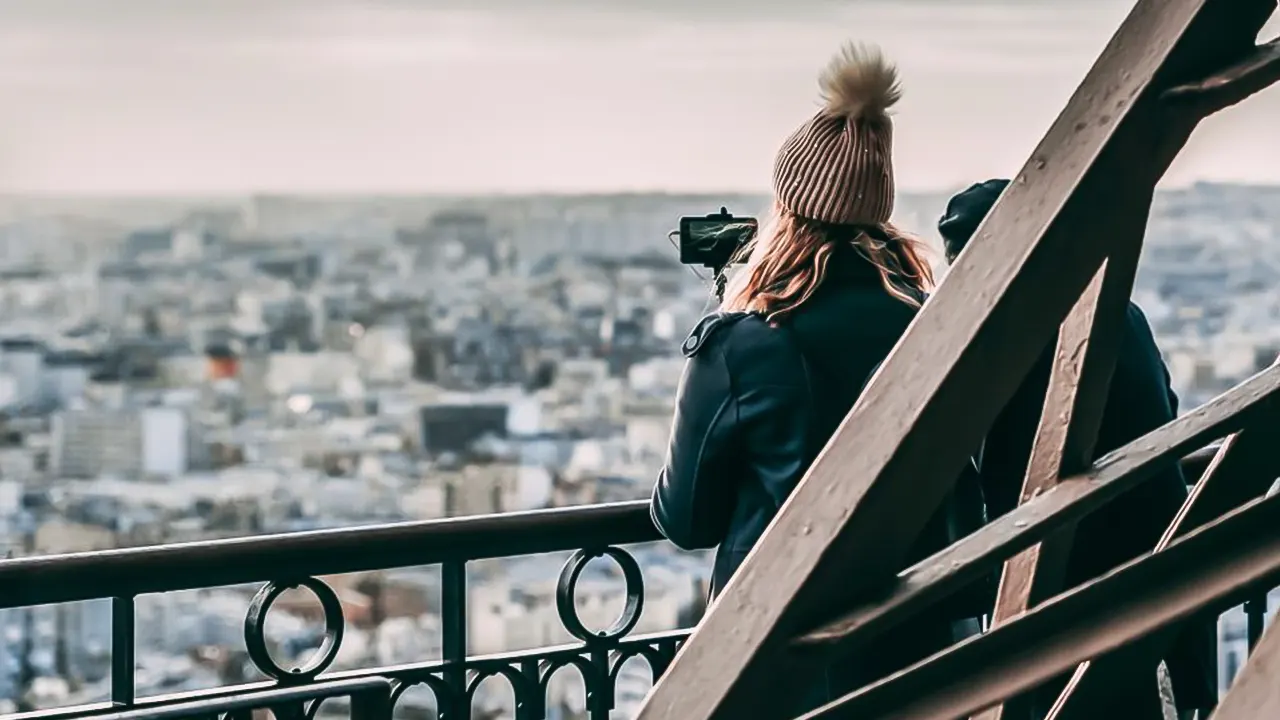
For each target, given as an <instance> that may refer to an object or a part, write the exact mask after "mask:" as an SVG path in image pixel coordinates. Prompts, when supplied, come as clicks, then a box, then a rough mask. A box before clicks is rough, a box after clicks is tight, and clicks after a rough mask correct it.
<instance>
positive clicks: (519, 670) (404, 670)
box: [0, 447, 1266, 720]
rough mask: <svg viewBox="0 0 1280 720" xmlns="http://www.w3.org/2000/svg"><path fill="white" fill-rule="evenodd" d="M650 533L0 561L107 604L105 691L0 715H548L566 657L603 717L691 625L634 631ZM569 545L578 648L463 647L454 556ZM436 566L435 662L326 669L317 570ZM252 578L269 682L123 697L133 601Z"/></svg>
mask: <svg viewBox="0 0 1280 720" xmlns="http://www.w3.org/2000/svg"><path fill="white" fill-rule="evenodd" d="M1216 450H1217V448H1216V447H1209V448H1205V449H1204V450H1201V451H1198V452H1195V453H1192V454H1191V455H1188V456H1187V457H1186V458H1184V459H1183V460H1182V466H1183V469H1184V471H1185V472H1186V474H1187V476H1188V478H1189V479H1193V478H1196V477H1199V476H1200V475H1201V474H1203V473H1204V471H1205V469H1206V468H1207V467H1208V466H1209V464H1210V461H1211V460H1212V459H1213V457H1214V455H1215V452H1216ZM657 540H661V536H660V534H659V533H658V531H657V529H656V528H655V527H654V526H653V523H652V520H651V519H650V515H649V509H648V504H647V503H645V502H643V501H640V502H624V503H613V504H604V505H588V506H581V507H574V508H566V509H557V510H541V511H533V512H521V513H508V514H501V515H483V516H474V517H464V518H456V519H447V520H433V521H424V522H410V523H395V524H389V525H377V526H368V527H356V528H343V529H337V530H321V531H313V532H298V533H286V534H277V535H265V536H258V537H249V538H239V539H231V540H213V541H204V542H192V543H179V544H171V545H161V546H152V547H142V548H131V549H121V550H108V551H98V552H86V553H73V554H64V555H51V556H42V557H31V558H21V559H14V560H5V561H0V588H3V591H0V609H5V608H15V607H24V606H33V605H47V604H53V603H68V602H76V601H84V600H94V599H108V598H109V599H110V600H111V603H112V620H113V623H112V637H113V641H112V655H111V698H110V700H109V701H104V702H98V703H92V704H82V705H75V706H71V707H63V708H56V709H52V710H41V711H37V712H33V713H22V714H19V715H15V716H10V718H6V719H5V720H17V719H18V718H36V717H38V718H40V719H41V720H70V719H71V718H95V719H97V720H101V719H104V718H112V719H113V720H114V719H115V718H120V720H124V719H125V718H129V719H130V720H134V719H137V718H147V719H148V720H159V719H160V718H186V717H201V718H207V717H214V718H216V717H225V718H227V720H247V718H248V716H249V715H248V714H249V713H251V712H252V711H253V710H255V709H269V710H271V711H272V713H273V714H274V715H275V716H276V717H277V718H278V719H279V720H286V718H288V720H293V718H295V717H296V718H298V720H304V719H305V720H313V719H314V717H315V716H316V714H317V712H318V710H319V707H320V704H321V703H322V702H324V701H325V700H327V699H334V700H336V701H343V700H348V701H349V702H350V709H351V713H352V717H353V718H357V720H360V718H365V719H368V718H373V717H385V716H389V715H390V713H391V711H392V709H393V708H394V707H395V706H396V703H397V702H398V701H399V700H400V699H401V698H402V696H403V695H404V694H405V693H406V692H407V691H408V690H410V689H412V688H415V687H425V688H427V689H429V690H430V691H431V693H432V694H433V695H434V697H435V706H436V708H437V712H438V717H439V718H441V719H442V720H459V719H462V718H469V717H472V714H471V713H472V710H471V705H472V700H473V696H474V695H475V693H476V690H477V689H478V688H479V686H480V684H481V683H482V682H484V681H485V680H487V679H489V678H493V677H501V678H503V679H504V680H505V681H506V682H507V683H508V684H509V685H510V688H511V692H512V695H513V698H514V704H515V708H516V717H517V718H518V720H539V719H545V718H546V717H547V710H548V708H547V703H546V692H547V684H548V682H549V680H550V679H551V677H552V676H554V675H555V674H556V673H557V672H558V671H560V670H562V669H565V668H567V667H570V666H572V667H573V668H575V669H576V670H577V671H578V672H579V673H580V675H581V678H582V682H583V685H584V690H585V705H586V711H587V713H588V716H589V717H590V718H591V719H592V720H601V719H604V718H608V717H610V714H611V712H612V711H613V710H614V708H615V702H614V700H615V697H614V691H615V686H616V683H617V679H618V674H619V671H620V669H621V668H622V666H623V664H624V663H626V662H628V661H629V660H631V659H633V658H642V659H643V660H644V661H645V662H646V663H647V664H648V666H649V668H650V671H651V673H652V675H653V676H654V678H655V679H656V678H657V677H658V676H660V675H661V674H662V672H663V671H664V670H665V669H666V667H667V665H668V664H669V663H670V662H671V660H672V658H673V657H674V655H675V652H676V650H677V649H678V648H679V646H680V644H681V643H682V642H683V641H684V639H685V638H686V637H687V636H688V634H689V632H690V631H689V630H675V631H669V632H662V633H655V634H644V635H632V634H631V633H632V630H633V629H634V628H635V626H636V623H637V621H638V620H639V618H640V614H641V612H642V610H643V607H644V599H645V586H644V579H643V577H642V575H641V571H640V566H639V564H638V563H637V561H636V560H635V558H634V557H633V556H632V555H631V554H630V553H629V552H628V551H627V550H625V549H623V548H622V547H621V546H624V545H631V544H636V543H645V542H651V541H657ZM564 551H574V552H573V555H572V556H571V557H570V558H569V559H568V560H567V561H566V562H565V564H564V565H563V566H562V568H561V571H560V576H559V581H558V583H557V585H556V593H555V598H556V610H557V615H558V617H559V620H560V622H561V623H562V625H563V627H564V629H565V631H567V633H568V634H569V635H571V636H572V637H574V638H575V639H576V640H577V642H576V643H572V644H568V645H561V646H553V647H542V648H537V649H532V650H526V651H519V652H509V653H502V654H495V655H482V656H468V654H467V592H468V590H467V564H468V563H469V562H472V561H477V560H485V559H492V558H505V557H515V556H525V555H535V554H540V553H551V552H564ZM597 557H607V558H609V559H611V560H612V561H613V562H614V563H615V564H616V565H617V566H618V569H619V570H620V574H621V576H622V580H623V582H624V584H625V591H626V592H625V596H626V601H625V604H624V607H623V610H622V613H621V615H620V616H619V617H618V619H617V620H616V622H614V624H613V625H612V626H611V627H609V628H608V629H605V630H602V631H592V630H590V629H588V628H587V627H586V625H585V624H584V623H583V621H582V620H581V619H580V618H579V616H578V612H577V608H576V607H575V601H574V597H575V591H576V585H577V583H578V579H579V577H580V575H581V573H582V570H583V568H584V567H585V566H586V564H587V563H588V562H589V561H590V560H592V559H594V558H597ZM424 565H439V566H440V568H441V581H440V586H441V598H440V621H441V640H442V642H441V645H442V653H441V655H442V657H441V658H440V659H439V660H432V661H425V662H420V663H414V664H409V665H396V666H392V667H371V668H365V669H360V670H352V671H342V672H326V671H328V670H329V669H330V667H331V666H332V664H333V662H334V660H335V658H336V657H337V654H338V652H339V650H340V649H341V645H342V640H343V634H344V629H345V626H346V619H345V618H344V616H343V607H342V604H341V602H340V600H339V597H338V595H337V593H336V592H335V591H334V590H333V588H332V587H330V585H329V584H327V583H326V582H325V581H324V580H322V579H321V578H322V577H324V576H330V575H339V574H344V573H355V572H365V571H380V570H390V569H395V568H403V567H416V566H424ZM248 583H262V585H261V587H260V588H259V590H258V591H257V593H256V594H255V595H254V597H253V599H252V601H251V602H250V603H249V609H248V612H247V614H246V617H245V621H244V639H245V648H246V650H247V654H248V658H249V660H250V661H251V662H252V664H253V665H254V666H255V667H257V668H258V670H259V671H261V672H262V674H263V675H265V676H266V677H267V678H268V680H266V681H262V682H254V683H244V684H236V685H228V686H223V687H218V688H213V689H208V690H199V691H194V692H187V693H182V694H168V695H152V696H148V697H141V698H139V697H136V696H135V678H134V670H135V629H136V628H135V608H134V602H135V599H136V598H137V597H138V596H139V595H143V594H149V593H164V592H176V591H183V590H196V589H204V588H212V587H220V586H232V585H243V584H248ZM291 588H304V589H306V590H308V591H310V592H311V593H312V594H313V595H315V597H316V598H317V599H318V600H319V603H320V606H321V608H322V610H323V618H324V624H325V632H324V637H323V641H322V642H321V643H320V647H319V649H318V650H316V651H315V652H314V653H313V654H312V656H311V659H310V660H309V661H307V662H306V663H305V664H304V665H303V666H301V667H297V668H292V667H285V666H282V665H281V664H279V663H278V662H277V661H276V660H275V659H273V657H272V655H271V652H270V647H269V644H268V642H267V637H266V633H265V620H266V616H267V613H268V611H269V610H270V608H271V606H272V604H273V603H274V602H275V601H276V600H277V599H278V598H279V597H280V595H281V594H282V593H283V592H285V591H286V590H289V589H291ZM1246 613H1247V621H1248V640H1249V646H1250V647H1252V646H1253V645H1254V644H1255V643H1256V642H1257V639H1258V637H1260V636H1261V633H1262V626H1263V621H1264V618H1265V613H1266V597H1265V595H1263V596H1260V597H1255V598H1253V599H1252V600H1250V601H1249V602H1248V604H1247V605H1246Z"/></svg>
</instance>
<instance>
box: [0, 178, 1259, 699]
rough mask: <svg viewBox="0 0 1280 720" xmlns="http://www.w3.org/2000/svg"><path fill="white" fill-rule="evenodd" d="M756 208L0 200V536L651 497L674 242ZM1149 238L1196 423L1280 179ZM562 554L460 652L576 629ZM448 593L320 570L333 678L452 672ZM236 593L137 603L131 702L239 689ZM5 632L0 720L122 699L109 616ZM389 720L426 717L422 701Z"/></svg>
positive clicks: (305, 643) (601, 586) (1221, 381)
mask: <svg viewBox="0 0 1280 720" xmlns="http://www.w3.org/2000/svg"><path fill="white" fill-rule="evenodd" d="M945 201H946V195H945V194H941V193H939V194H915V195H912V194H907V195H904V196H903V197H902V198H901V199H900V202H899V209H898V219H899V221H900V223H901V224H902V225H903V226H905V227H907V228H909V229H913V230H916V231H919V232H921V234H922V235H924V236H925V237H927V238H929V239H930V240H931V242H934V241H935V238H934V237H933V231H932V228H933V225H934V220H935V218H936V217H937V215H938V214H939V213H940V212H941V209H942V207H943V206H944V204H945ZM767 202H768V201H767V198H764V197H753V196H702V197H699V196H674V195H616V196H603V195H599V196H581V197H569V196H545V197H533V196H529V197H514V196H512V197H496V198H452V199H451V198H399V197H393V198H377V197H373V198H324V199H321V198H295V197H254V198H248V199H243V200H225V199H222V200H200V199H192V200H188V201H176V200H155V201H144V200H117V201H108V200H56V199H19V198H0V275H2V278H0V410H2V413H3V414H2V415H0V548H2V551H3V552H4V553H6V554H8V555H9V556H11V557H14V556H22V555H31V554H48V553H66V552H76V551H85V550H97V549H107V548H119V547H129V546H138V545H146V544H154V543H170V542H180V541H187V540H197V539H207V538H217V537H233V536H244V535H253V534H262V533H275V532H285V531H291V530H303V529H315V528H330V527H338V526H351V525H362V524H372V523H382V522H392V521H401V520H425V519H435V518H443V517H454V516H460V515H471V514H479V513H500V512H510V511H518V510H528V509H535V508H546V507H555V506H564V505H574V504H582V503H594V502H610V501H618V500H635V499H642V498H646V497H648V494H649V491H650V489H651V488H652V485H653V482H654V478H655V475H656V472H657V470H658V467H659V465H660V464H661V462H662V458H663V454H664V453H665V450H666V442H667V433H668V429H669V422H670V416H671V410H672V405H671V400H672V397H673V395H674V392H675V389H676V385H677V382H678V380H679V375H680V371H681V368H682V367H683V359H682V358H681V357H680V355H679V353H678V347H679V344H680V341H681V340H682V339H683V337H684V334H685V333H686V332H687V331H688V330H689V329H690V328H691V327H692V325H693V324H694V323H695V322H696V320H697V319H698V318H699V317H700V315H701V314H702V313H703V312H705V311H706V310H707V309H709V307H710V295H709V282H708V281H707V280H706V279H705V278H704V277H699V273H701V275H702V276H705V275H706V274H707V271H705V270H699V271H694V270H691V269H690V268H687V267H684V266H681V265H680V264H678V263H677V262H676V252H675V249H674V248H673V247H672V245H671V244H670V242H669V240H668V232H669V231H670V230H671V229H672V228H674V227H676V225H677V221H678V218H679V217H680V216H681V215H689V214H705V213H709V212H715V211H716V210H718V209H719V208H720V206H722V205H724V206H727V207H728V208H729V209H730V210H731V211H733V212H735V213H737V214H758V213H761V212H762V211H764V210H765V207H766V204H767ZM934 244H935V245H936V242H935V243H934ZM1144 252H1145V254H1144V257H1143V261H1142V267H1141V271H1140V273H1139V279H1138V285H1137V289H1136V291H1135V299H1136V300H1137V302H1138V303H1139V304H1140V305H1141V306H1142V307H1143V309H1144V310H1145V311H1146V313H1147V315H1148V317H1149V318H1150V319H1151V321H1152V323H1153V325H1154V327H1155V329H1156V334H1157V337H1158V339H1159V341H1160V344H1161V347H1162V350H1163V351H1164V353H1165V356H1166V359H1167V361H1168V364H1169V368H1170V372H1171V374H1172V376H1173V380H1174V384H1175V387H1176V388H1177V390H1178V392H1179V395H1180V397H1181V398H1182V409H1183V411H1185V410H1188V409H1190V408H1192V407H1194V406H1196V405H1198V404H1199V403H1201V402H1203V401H1205V400H1207V399H1208V398H1210V397H1212V396H1213V395H1215V394H1217V393H1218V392H1220V391H1222V390H1224V389H1226V388H1228V387H1229V386H1231V385H1232V384H1234V383H1236V382H1239V381H1240V380H1241V379H1243V378H1244V377H1246V376H1248V375H1251V374H1253V373H1254V372H1256V371H1257V370H1258V369H1260V368H1261V367H1263V366H1266V365H1269V364H1270V363H1271V362H1272V360H1273V359H1274V358H1275V357H1276V356H1277V354H1278V353H1280V188H1267V187H1247V186H1228V185H1196V186H1193V187H1191V188H1189V189H1185V190H1176V191H1168V192H1163V193H1161V194H1160V195H1159V196H1158V197H1157V199H1156V202H1155V205H1154V209H1153V214H1152V218H1151V223H1150V227H1149V235H1148V242H1147V245H1146V249H1145V251H1144ZM635 552H636V555H637V558H638V559H639V560H640V561H641V563H642V565H643V566H644V569H645V573H646V587H647V593H646V602H645V611H644V615H643V617H642V619H641V624H640V626H639V627H638V628H637V630H638V631H641V632H643V631H654V630H665V629H671V628H675V627H681V626H687V625H689V624H691V623H693V622H695V621H696V619H697V617H698V614H699V613H700V612H701V610H700V608H701V607H702V598H703V594H704V593H705V585H704V579H705V575H706V571H707V560H706V558H705V557H703V556H702V555H700V554H684V553H680V552H677V551H675V550H673V549H671V548H670V547H667V546H663V545H661V544H655V545H651V546H645V547H642V548H638V549H636V551H635ZM562 559H563V558H561V557H543V556H534V557H527V558H519V559H513V560H507V559H504V560H494V561H486V562H483V563H473V564H472V568H471V573H472V575H471V580H470V583H469V585H470V593H471V596H470V602H469V603H468V608H469V610H468V622H469V636H470V647H469V650H470V651H471V652H473V653H488V652H498V651H503V650H514V649H524V648H530V647H536V646H539V645H547V644H554V643H559V642H567V641H569V639H570V638H569V636H568V634H567V633H566V632H565V631H564V630H563V628H562V627H561V625H560V623H559V621H558V619H557V616H556V613H555V609H554V599H553V597H554V583H555V578H556V573H557V572H558V570H559V563H560V562H561V561H562ZM593 567H594V566H593ZM599 574H600V577H599V578H598V582H592V581H590V580H588V581H586V582H584V583H583V584H582V586H581V590H580V593H579V594H580V596H581V595H583V594H586V595H587V596H588V597H587V598H586V599H585V600H584V599H583V598H582V597H580V598H579V601H580V602H581V603H583V604H584V607H586V608H588V610H585V611H583V614H584V616H586V615H590V616H592V617H597V616H598V617H599V618H603V620H604V621H605V622H607V621H608V620H609V619H611V618H612V617H613V616H614V615H615V614H616V607H618V606H620V604H621V600H620V597H619V596H620V588H621V584H620V582H619V581H618V580H617V579H616V578H610V577H609V576H608V575H607V574H606V573H604V572H601V573H599ZM439 582H440V581H439V574H438V571H437V570H436V569H434V568H424V569H406V570H399V571H388V572H381V573H368V574H363V575H360V576H344V577H343V578H339V579H337V580H336V581H335V583H334V584H335V588H336V589H337V590H338V591H339V594H340V596H341V598H342V601H343V603H344V610H345V613H346V617H347V620H348V623H349V630H348V634H347V638H346V640H345V642H344V643H343V645H342V654H341V655H340V656H339V659H338V662H337V667H338V668H349V667H368V666H373V665H389V664H396V663H408V662H416V661H423V660H427V659H431V658H434V657H438V656H439V652H440V628H439V623H438V620H437V619H436V610H437V608H438V603H439V601H438V597H439ZM253 589H254V588H221V589H215V590H209V591H201V592H191V593H170V594H166V595H157V596H145V597H141V598H139V599H138V601H137V628H138V650H137V653H138V657H137V660H138V672H137V684H138V693H139V695H140V696H141V695H147V694H156V693H161V692H166V693H167V692H178V691H181V690H188V689H195V688H202V687H212V686H216V685H221V684H227V683H232V682H240V681H244V680H246V679H251V678H252V677H254V674H255V672H256V671H254V670H252V668H251V665H250V664H249V663H248V661H247V659H246V658H245V655H244V640H243V629H242V626H243V621H244V612H245V607H246V606H247V603H248V598H249V596H250V595H251V593H252V591H253ZM276 607H277V610H276V611H275V612H274V613H273V615H272V623H271V624H270V625H269V626H268V629H269V631H270V639H271V641H272V643H273V644H274V645H275V646H276V650H277V653H278V656H279V657H281V658H288V657H291V656H299V655H305V654H307V653H309V652H310V650H311V649H312V648H314V647H315V646H316V645H317V644H318V642H319V639H320V631H321V630H322V628H321V625H320V624H319V623H317V622H316V617H315V616H314V608H312V607H311V606H310V605H309V604H308V603H307V602H306V601H305V599H302V600H300V601H299V602H297V603H295V604H290V603H287V602H282V603H279V604H278V605H277V606H276ZM602 624H603V623H602ZM0 632H3V633H4V637H5V638H6V642H5V643H4V644H3V649H0V698H4V699H5V701H4V702H5V703H7V704H8V707H6V708H5V709H4V711H6V712H8V711H13V710H16V709H19V708H24V709H26V708H36V707H52V706H61V705H69V704H74V703H80V702H89V701H93V700H99V699H103V698H105V697H107V695H108V692H109V677H108V676H109V670H110V667H109V657H110V647H111V623H110V605H109V602H107V601H98V602H87V603H76V604H68V605H63V606H57V607H39V608H20V609H15V610H8V611H0ZM1222 633H1223V639H1224V643H1223V650H1222V652H1223V662H1222V668H1223V674H1224V682H1226V681H1227V680H1229V678H1230V676H1232V675H1234V672H1235V669H1236V668H1238V667H1239V665H1240V664H1241V658H1242V657H1243V655H1242V653H1243V634H1244V631H1243V622H1242V621H1241V620H1240V619H1239V618H1238V617H1237V616H1234V615H1229V616H1227V619H1226V620H1225V621H1224V623H1223V628H1222ZM633 680H634V682H632V681H633ZM647 682H648V678H647V671H644V672H638V673H636V677H635V678H632V679H626V680H625V681H624V684H626V683H630V684H626V687H628V688H629V687H631V686H632V685H634V686H635V688H634V691H629V690H624V689H622V688H621V687H620V692H619V697H618V713H619V716H620V717H622V716H627V715H628V714H629V712H630V710H631V709H632V708H633V707H634V704H635V703H637V702H638V701H639V700H640V698H642V697H643V693H644V691H645V690H646V689H647ZM564 685H565V686H564V687H562V688H552V690H551V693H552V697H551V698H550V699H549V707H548V711H549V713H550V714H549V717H553V718H571V717H579V716H581V713H582V703H583V701H582V695H581V690H580V689H577V690H575V688H574V687H572V683H571V682H568V683H565V684H564ZM633 696H634V697H633ZM481 701H485V698H484V697H483V694H482V697H481ZM493 702H495V703H499V704H500V703H501V699H496V700H493ZM397 713H398V714H400V715H402V716H405V717H414V716H417V717H434V715H431V714H430V702H429V700H423V701H422V702H421V704H420V705H415V704H414V701H413V700H412V694H410V695H406V697H405V698H404V699H403V700H402V701H401V703H400V705H399V706H398V707H397ZM415 713H419V714H417V715H415Z"/></svg>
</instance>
